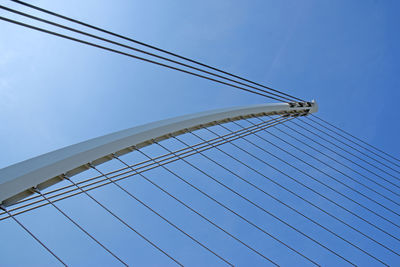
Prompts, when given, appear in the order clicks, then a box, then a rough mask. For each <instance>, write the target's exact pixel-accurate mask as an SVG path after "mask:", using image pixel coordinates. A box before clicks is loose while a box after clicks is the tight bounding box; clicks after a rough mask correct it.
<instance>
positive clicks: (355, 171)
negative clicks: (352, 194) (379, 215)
mask: <svg viewBox="0 0 400 267" xmlns="http://www.w3.org/2000/svg"><path fill="white" fill-rule="evenodd" d="M283 126H284V127H286V128H288V129H290V130H292V131H294V132H296V133H298V134H300V135H302V136H303V137H305V138H307V139H308V140H311V141H314V140H313V139H312V138H310V137H308V136H306V135H304V134H301V133H300V132H299V131H297V130H296V129H294V128H292V127H290V126H289V125H287V124H283ZM275 129H276V130H278V131H279V132H281V133H283V134H285V135H287V136H289V137H291V138H293V139H294V140H296V141H298V142H300V143H301V144H303V145H305V146H307V147H309V148H310V149H312V150H314V151H316V152H318V153H320V154H321V155H324V156H325V157H327V158H329V159H330V160H332V161H334V162H336V163H337V164H340V165H341V166H343V167H345V168H346V169H348V170H351V171H352V172H354V173H356V174H357V175H359V176H361V177H363V178H364V179H367V180H368V181H370V182H372V183H374V184H376V185H377V186H379V187H381V188H383V189H385V190H387V191H389V192H390V193H392V194H394V195H397V196H399V197H400V194H398V193H396V192H394V191H392V190H391V189H390V188H388V187H386V186H384V185H382V184H380V183H378V182H376V181H375V180H374V179H371V178H370V177H368V176H366V175H364V174H362V173H360V172H359V171H357V170H355V169H353V168H351V167H350V166H348V165H346V164H344V163H342V162H340V161H339V160H337V159H335V158H333V157H331V156H329V155H328V154H327V153H324V152H322V151H321V150H319V149H317V148H315V147H313V146H311V145H309V144H307V143H306V142H304V141H302V140H300V139H298V138H296V137H295V136H293V135H291V134H289V133H287V132H285V131H283V130H281V129H279V127H276V128H275ZM316 143H317V142H316ZM378 194H379V195H380V196H382V197H383V198H385V199H387V200H389V201H391V202H393V203H395V204H398V205H399V203H398V202H396V201H394V200H392V199H391V198H389V197H387V196H385V195H384V194H381V193H378Z"/></svg>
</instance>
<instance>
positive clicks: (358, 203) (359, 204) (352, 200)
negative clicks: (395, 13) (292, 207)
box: [221, 122, 400, 228]
mask: <svg viewBox="0 0 400 267" xmlns="http://www.w3.org/2000/svg"><path fill="white" fill-rule="evenodd" d="M233 123H234V124H236V125H238V126H239V127H243V126H241V125H239V124H237V123H236V122H233ZM221 127H223V128H224V129H227V128H226V127H225V126H223V125H221ZM255 135H256V134H255ZM243 139H244V140H246V141H247V142H248V143H250V144H252V145H253V146H255V147H257V148H259V149H260V150H262V151H264V152H267V150H266V149H264V148H263V147H260V146H259V145H257V144H255V143H254V142H252V141H250V140H248V139H247V138H243ZM263 140H264V141H265V142H267V143H269V144H271V145H272V146H274V147H276V148H278V149H279V150H281V151H284V152H285V153H287V154H289V155H291V156H292V157H294V158H296V159H297V160H299V161H301V162H303V163H304V164H306V165H308V166H310V167H312V168H313V169H315V170H317V171H318V170H319V169H318V168H316V167H313V165H312V164H310V163H308V162H306V161H304V160H302V159H300V158H299V157H297V156H295V155H293V154H292V153H290V152H289V151H287V150H285V149H283V148H281V147H280V146H277V145H275V144H274V143H272V142H270V141H268V140H267V139H263ZM267 153H268V154H270V155H272V156H273V157H274V158H276V159H278V160H280V161H282V162H284V163H285V164H286V165H288V166H290V167H292V168H293V169H295V170H297V171H299V172H301V173H302V174H304V175H306V176H307V177H309V178H311V179H312V180H314V181H316V182H317V183H319V184H321V185H324V186H325V187H327V188H329V189H330V190H332V191H333V192H335V193H337V194H339V195H341V196H343V197H344V198H346V199H348V200H350V201H351V202H353V203H355V204H357V205H358V206H360V207H362V208H364V209H365V210H368V211H369V212H371V213H372V214H374V215H376V216H378V217H379V218H381V219H383V220H385V221H387V222H389V223H390V224H392V225H394V226H396V227H398V228H400V225H398V224H397V223H395V222H393V221H391V220H389V219H387V218H385V217H383V216H382V215H380V214H379V213H377V212H375V211H373V210H371V209H370V208H368V207H366V206H365V205H363V204H361V203H360V202H358V201H356V200H354V199H352V198H351V197H349V196H347V195H345V194H343V193H341V192H339V191H338V190H336V189H335V188H333V187H332V186H330V185H328V184H326V183H324V182H322V181H320V180H319V179H317V178H316V177H314V176H313V175H311V174H309V173H307V172H305V171H303V170H301V169H300V168H298V167H296V166H294V165H293V164H291V163H289V162H288V161H286V160H284V159H282V158H280V157H278V156H276V155H274V154H272V153H270V152H267ZM319 172H321V173H323V174H325V175H327V174H326V173H325V172H323V171H321V170H319ZM327 176H328V177H330V176H329V175H327ZM331 178H332V177H331ZM332 179H334V178H332Z"/></svg>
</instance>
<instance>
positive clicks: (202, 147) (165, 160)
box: [0, 116, 289, 221]
mask: <svg viewBox="0 0 400 267" xmlns="http://www.w3.org/2000/svg"><path fill="white" fill-rule="evenodd" d="M287 120H289V118H284V117H282V116H281V117H279V118H276V119H275V118H274V119H272V120H269V121H266V122H262V123H260V124H257V126H260V127H261V126H262V128H260V130H261V129H263V128H268V127H272V126H274V125H276V124H277V123H280V122H284V121H287ZM252 128H254V127H253V126H252V127H248V128H246V129H245V130H244V131H243V129H241V130H238V131H235V132H234V133H236V134H237V135H236V136H234V135H232V134H226V135H224V137H225V139H221V138H213V139H210V140H208V142H212V144H214V145H216V146H220V145H223V144H225V143H227V142H229V140H232V141H233V140H236V139H238V138H241V136H246V135H249V134H251V133H250V132H249V129H252ZM260 130H257V131H260ZM193 147H197V149H198V150H201V151H204V150H207V149H210V148H211V146H209V145H208V144H207V142H201V143H198V144H195V145H193V146H192V147H190V148H189V149H191V150H187V148H184V149H179V150H176V151H175V153H177V152H181V153H179V155H180V156H181V157H188V156H191V155H193V154H195V153H193V151H194V150H193ZM182 151H183V152H182ZM169 155H173V154H172V153H167V154H164V155H161V156H158V157H155V158H153V159H154V160H159V161H158V162H159V163H160V164H168V163H172V162H174V161H177V160H178V158H177V157H176V156H170V157H167V156H169ZM166 157H167V158H166ZM153 159H151V160H145V161H142V162H140V163H137V164H134V165H131V166H130V167H135V168H136V171H139V172H145V171H149V170H151V169H154V168H156V167H158V165H157V164H156V163H154V162H153ZM148 162H152V163H151V164H150V163H149V164H146V165H143V164H144V163H148ZM126 169H129V168H120V169H118V170H115V171H110V172H108V173H107V175H110V174H114V173H116V172H119V171H122V170H126ZM129 172H131V171H125V172H122V173H118V174H115V175H113V176H111V177H110V178H117V180H122V179H126V178H128V177H130V176H132V175H129V174H128V173H129ZM125 174H128V175H126V176H123V177H120V178H118V177H119V176H122V175H125ZM101 177H102V176H101V175H99V176H95V177H92V178H88V179H85V180H83V181H80V182H77V184H78V185H81V184H85V183H87V182H90V181H93V180H96V179H100V178H101ZM106 180H107V179H101V180H98V181H96V182H92V183H90V184H85V185H82V187H83V188H87V187H89V186H92V185H95V184H98V183H101V182H104V181H106ZM109 183H110V182H104V183H103V184H100V185H97V186H94V187H92V188H89V189H86V190H92V189H95V188H98V187H100V186H104V185H107V184H109ZM71 187H74V186H73V185H67V186H64V187H61V188H57V189H54V190H52V191H49V192H46V193H44V194H45V195H50V194H53V193H55V192H58V191H62V190H65V189H68V188H71ZM76 190H77V189H76V188H74V189H71V190H69V191H67V192H63V193H59V194H56V195H53V196H49V198H55V197H58V196H60V195H62V194H67V193H70V192H73V191H76ZM77 194H80V193H79V192H78V193H74V194H72V195H70V196H67V197H71V196H75V195H77ZM67 197H63V198H61V199H65V198H67ZM36 198H40V196H37V195H36V196H32V197H29V198H26V199H23V200H21V201H19V202H18V203H16V204H21V203H23V202H26V201H30V200H33V199H36ZM61 199H60V200H61ZM42 201H44V200H43V199H40V200H38V201H35V202H33V203H28V204H25V205H23V206H19V207H17V208H14V209H12V210H11V211H16V210H18V209H21V208H25V207H27V206H29V205H33V204H36V203H39V202H42ZM55 201H58V200H55ZM16 204H14V205H16ZM47 204H48V203H46V204H43V205H47ZM43 205H39V206H38V207H41V206H43ZM29 210H31V209H28V210H27V211H29ZM21 213H22V212H18V213H15V214H21ZM0 215H2V214H1V213H0ZM5 218H7V217H5ZM5 218H2V219H0V221H1V220H3V219H5Z"/></svg>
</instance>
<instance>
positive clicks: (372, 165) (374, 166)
mask: <svg viewBox="0 0 400 267" xmlns="http://www.w3.org/2000/svg"><path fill="white" fill-rule="evenodd" d="M299 121H300V122H302V123H303V124H306V125H308V126H310V127H311V128H313V129H315V130H317V131H318V132H320V133H322V134H324V135H327V136H329V137H331V138H332V139H334V140H336V141H339V142H341V141H340V140H339V139H337V138H336V137H334V136H332V135H330V134H329V133H327V132H325V131H324V130H321V129H319V128H318V127H315V126H314V125H312V124H310V123H308V122H306V121H304V120H299ZM323 140H325V141H327V139H326V138H323ZM327 142H329V143H330V144H332V145H333V146H335V147H337V148H339V149H340V150H342V151H344V152H346V153H348V154H350V155H352V156H353V157H356V158H357V159H359V160H361V161H362V162H364V163H366V164H368V165H370V166H371V167H373V168H375V169H377V170H380V171H381V172H383V173H385V174H387V175H389V176H391V177H392V178H394V179H396V180H400V179H399V178H398V177H396V176H394V175H392V174H391V173H389V172H387V171H385V170H383V169H382V168H380V167H378V166H376V165H374V164H372V163H370V162H368V161H366V160H365V159H363V158H361V157H359V156H357V155H355V154H354V153H352V152H350V151H348V150H347V149H344V148H342V147H341V146H338V145H337V144H335V143H333V142H331V141H327ZM344 144H346V143H344ZM391 184H393V185H395V186H396V187H398V188H400V186H399V185H396V184H394V183H391Z"/></svg>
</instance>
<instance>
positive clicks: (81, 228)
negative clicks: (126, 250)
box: [33, 188, 129, 267]
mask: <svg viewBox="0 0 400 267" xmlns="http://www.w3.org/2000/svg"><path fill="white" fill-rule="evenodd" d="M33 191H34V192H36V193H37V194H39V195H40V196H42V198H44V199H45V200H46V201H47V202H48V203H49V204H50V205H52V206H53V207H54V208H55V209H56V210H58V211H59V212H60V213H61V214H62V215H63V216H64V217H65V218H67V219H68V220H69V221H70V222H72V223H73V224H74V225H75V226H76V227H78V228H79V230H81V231H82V232H84V233H85V234H86V235H87V236H88V237H90V238H91V239H92V240H93V241H95V242H96V243H97V244H98V245H99V246H101V247H102V248H103V249H104V250H105V251H107V252H108V253H109V254H110V255H111V256H113V257H114V258H115V259H117V260H118V261H119V262H120V263H122V264H123V265H125V266H127V267H128V266H129V265H128V264H126V263H125V262H124V261H123V260H121V259H120V258H119V257H118V256H117V255H115V254H114V253H113V252H112V251H111V250H109V249H108V248H107V247H106V246H105V245H103V244H102V243H101V242H100V241H99V240H97V239H96V238H95V237H94V236H92V235H91V234H90V233H89V232H88V231H86V230H85V229H84V228H83V227H82V226H80V225H79V224H78V223H77V222H76V221H75V220H73V219H72V218H71V217H69V216H68V215H67V214H66V213H65V212H64V211H62V210H61V209H60V208H59V207H58V206H57V205H56V204H54V203H53V202H52V201H51V200H50V199H48V198H47V197H46V196H45V195H43V194H42V192H41V191H40V190H39V189H37V188H33Z"/></svg>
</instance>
